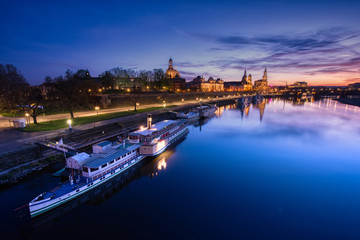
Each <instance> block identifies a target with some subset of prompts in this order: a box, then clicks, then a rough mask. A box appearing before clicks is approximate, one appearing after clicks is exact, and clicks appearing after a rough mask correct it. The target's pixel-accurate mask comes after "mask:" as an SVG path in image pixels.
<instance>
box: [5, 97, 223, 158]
mask: <svg viewBox="0 0 360 240" xmlns="http://www.w3.org/2000/svg"><path fill="white" fill-rule="evenodd" d="M224 99H230V98H228V97H226V98H218V99H217V100H224ZM207 102H208V101H207V100H206V101H203V103H207ZM197 103H199V101H184V102H182V101H180V102H172V103H169V105H177V106H182V105H187V104H197ZM159 106H160V105H159V104H150V105H143V106H140V107H139V108H138V109H141V108H150V107H159ZM128 110H133V109H132V108H129V107H122V108H111V109H104V110H99V114H105V113H114V112H121V111H128ZM157 111H159V110H156V111H154V113H155V112H157ZM96 114H97V113H96V111H86V112H77V113H75V114H74V115H75V117H85V116H93V115H96ZM146 114H148V112H147V113H139V114H136V115H130V116H123V117H119V118H115V119H109V120H104V121H99V122H95V123H88V124H83V125H78V126H74V127H73V131H79V130H86V129H89V128H94V127H99V126H104V125H107V124H111V123H115V122H118V121H119V120H123V121H124V120H125V121H126V119H127V118H131V119H132V118H136V117H144V116H146ZM69 116H70V114H55V115H47V116H39V118H38V121H39V122H44V121H51V120H58V119H68V118H69ZM67 132H68V128H63V129H58V130H53V131H42V132H21V131H18V130H16V129H13V128H10V126H9V118H6V117H0V154H1V153H6V152H12V151H15V150H17V149H20V148H22V147H24V146H26V145H30V144H32V143H35V142H38V141H40V140H44V139H49V138H53V137H56V136H58V135H60V134H63V133H67Z"/></svg>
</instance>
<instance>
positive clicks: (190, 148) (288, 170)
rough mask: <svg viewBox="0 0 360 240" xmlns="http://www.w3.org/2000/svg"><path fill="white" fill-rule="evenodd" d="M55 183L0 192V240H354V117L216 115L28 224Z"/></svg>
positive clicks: (315, 112)
mask: <svg viewBox="0 0 360 240" xmlns="http://www.w3.org/2000/svg"><path fill="white" fill-rule="evenodd" d="M57 181H58V179H56V178H53V177H51V172H50V171H49V172H44V173H42V174H39V176H37V177H36V178H32V179H30V180H29V181H27V182H26V183H23V184H21V185H18V186H16V187H13V188H10V189H8V190H6V191H2V192H0V201H1V206H0V230H1V239H11V238H15V239H16V238H19V239H21V238H23V239H25V238H26V239H69V238H71V239H94V238H96V239H110V238H116V239H360V108H358V107H353V106H347V105H343V104H340V103H337V102H334V101H330V100H325V101H322V102H313V103H306V104H305V105H301V106H297V105H293V104H292V103H286V102H284V101H281V100H274V99H273V100H267V101H266V102H265V101H264V102H263V103H262V104H259V105H251V106H249V107H248V108H246V107H245V108H240V109H239V108H235V107H234V106H227V107H225V108H224V107H222V108H220V109H219V110H218V111H217V116H216V117H214V118H212V119H210V120H208V122H206V123H203V124H201V125H200V126H199V125H198V124H197V125H196V126H190V133H189V134H188V136H187V137H186V139H184V140H183V141H182V142H180V143H179V144H177V145H176V146H175V147H172V148H171V149H169V150H168V151H166V152H165V153H163V154H162V155H160V156H159V157H157V158H155V159H148V160H146V161H145V162H143V163H142V164H141V165H139V166H138V167H137V168H134V169H132V171H130V172H128V173H127V174H124V175H123V176H121V177H120V178H117V181H116V182H112V183H111V184H112V185H111V186H110V184H109V186H107V187H106V188H105V189H99V190H98V191H97V192H95V193H92V194H91V195H88V196H85V197H84V198H82V199H78V200H77V201H75V202H74V203H72V204H71V205H70V206H66V207H65V208H63V209H60V210H58V211H54V212H53V213H51V214H50V215H48V216H46V217H44V218H40V219H38V220H37V221H29V220H28V219H27V218H26V217H19V216H18V215H19V213H18V212H16V214H14V211H13V210H14V209H15V208H17V207H19V206H22V205H24V204H26V203H27V202H28V201H29V200H31V199H32V198H33V197H35V196H36V195H37V194H39V193H41V192H44V191H47V190H49V189H50V188H51V187H52V186H53V185H54V184H56V183H57Z"/></svg>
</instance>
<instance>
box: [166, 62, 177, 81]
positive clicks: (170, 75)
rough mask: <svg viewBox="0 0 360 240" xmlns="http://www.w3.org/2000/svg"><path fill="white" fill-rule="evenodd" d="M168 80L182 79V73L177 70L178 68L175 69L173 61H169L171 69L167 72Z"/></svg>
mask: <svg viewBox="0 0 360 240" xmlns="http://www.w3.org/2000/svg"><path fill="white" fill-rule="evenodd" d="M165 75H166V78H175V77H176V76H178V77H179V78H180V73H179V72H178V71H177V70H176V67H175V68H174V65H173V60H172V59H171V58H170V59H169V67H168V69H167V70H166V72H165Z"/></svg>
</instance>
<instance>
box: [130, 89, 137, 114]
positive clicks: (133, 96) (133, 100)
mask: <svg viewBox="0 0 360 240" xmlns="http://www.w3.org/2000/svg"><path fill="white" fill-rule="evenodd" d="M139 99H140V96H139V94H137V93H133V94H131V95H130V96H129V101H130V103H131V105H132V106H134V111H137V105H138V103H139Z"/></svg>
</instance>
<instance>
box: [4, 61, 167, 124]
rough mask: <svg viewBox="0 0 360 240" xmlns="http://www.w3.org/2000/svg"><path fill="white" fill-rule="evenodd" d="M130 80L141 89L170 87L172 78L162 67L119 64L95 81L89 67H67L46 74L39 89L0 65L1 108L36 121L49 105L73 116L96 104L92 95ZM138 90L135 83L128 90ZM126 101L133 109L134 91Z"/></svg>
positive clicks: (129, 84) (9, 65)
mask: <svg viewBox="0 0 360 240" xmlns="http://www.w3.org/2000/svg"><path fill="white" fill-rule="evenodd" d="M130 79H136V80H137V82H139V83H140V85H141V87H142V88H147V89H170V88H171V81H170V80H169V79H167V78H166V75H165V73H164V71H163V70H162V69H154V70H153V71H147V70H141V71H135V70H133V69H124V68H120V67H116V68H113V69H111V70H108V71H105V72H103V73H101V74H100V75H99V76H98V78H96V80H97V81H94V78H93V77H91V76H90V73H89V71H88V70H78V71H77V72H72V71H70V70H67V71H66V72H65V74H64V75H60V76H57V77H53V78H52V77H49V76H47V77H45V80H44V83H43V84H42V85H41V86H42V88H40V87H36V86H31V85H30V84H29V83H28V82H27V80H26V79H25V78H24V76H23V75H22V74H21V72H20V71H19V70H18V69H17V68H16V67H15V66H13V65H11V64H6V65H3V64H0V108H1V110H2V111H5V112H13V113H16V112H25V113H27V114H28V115H29V116H30V117H31V118H32V119H33V122H34V123H35V124H37V116H38V115H39V114H41V113H43V112H44V111H45V112H47V111H48V109H49V107H50V108H52V109H54V108H55V109H61V110H66V111H67V112H69V114H70V117H71V118H74V111H76V110H79V109H89V108H91V107H92V106H95V105H96V99H95V97H94V96H95V94H98V93H99V92H105V91H108V90H116V89H117V88H118V87H119V86H120V87H121V86H125V85H126V86H131V83H129V81H130ZM44 91H46V92H45V93H44ZM138 91H139V89H138V88H136V86H135V84H134V87H133V88H131V92H133V93H137V92H138ZM129 101H130V102H131V104H132V105H133V106H134V109H135V110H136V104H137V101H138V97H137V96H136V94H131V95H130V97H129ZM44 108H45V110H44Z"/></svg>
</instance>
